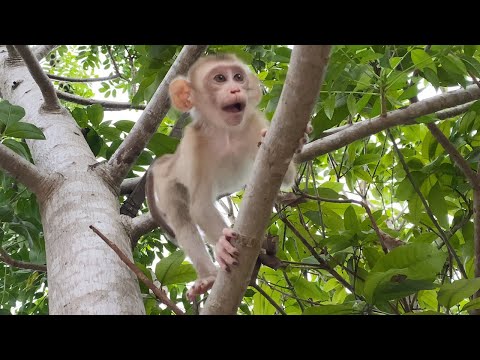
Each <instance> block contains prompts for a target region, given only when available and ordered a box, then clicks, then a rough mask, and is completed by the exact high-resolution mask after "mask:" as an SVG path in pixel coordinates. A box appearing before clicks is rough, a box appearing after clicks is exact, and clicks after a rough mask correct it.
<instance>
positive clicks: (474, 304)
mask: <svg viewBox="0 0 480 360" xmlns="http://www.w3.org/2000/svg"><path fill="white" fill-rule="evenodd" d="M476 309H480V298H476V299H473V300H472V301H469V302H468V303H466V304H465V305H463V307H462V311H471V310H476Z"/></svg>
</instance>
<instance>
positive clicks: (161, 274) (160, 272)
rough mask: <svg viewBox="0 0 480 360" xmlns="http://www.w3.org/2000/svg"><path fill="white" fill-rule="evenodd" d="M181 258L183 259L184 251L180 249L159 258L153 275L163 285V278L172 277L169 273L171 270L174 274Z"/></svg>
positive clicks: (180, 262)
mask: <svg viewBox="0 0 480 360" xmlns="http://www.w3.org/2000/svg"><path fill="white" fill-rule="evenodd" d="M183 260H185V253H184V252H183V251H182V250H178V251H175V252H174V253H172V254H170V255H169V256H167V257H165V258H163V259H162V260H160V261H159V262H158V264H157V266H156V267H155V276H156V277H157V280H158V281H160V283H161V284H162V285H163V282H164V281H165V279H168V278H171V277H172V275H169V273H170V272H171V273H172V274H175V273H176V271H177V268H178V267H180V265H181V264H182V262H183Z"/></svg>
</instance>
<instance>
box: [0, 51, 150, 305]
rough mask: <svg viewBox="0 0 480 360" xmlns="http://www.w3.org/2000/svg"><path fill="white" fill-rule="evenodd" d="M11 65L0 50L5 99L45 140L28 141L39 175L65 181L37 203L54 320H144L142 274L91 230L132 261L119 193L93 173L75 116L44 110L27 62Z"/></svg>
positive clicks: (0, 83)
mask: <svg viewBox="0 0 480 360" xmlns="http://www.w3.org/2000/svg"><path fill="white" fill-rule="evenodd" d="M6 60H7V52H6V51H3V52H2V51H1V50H0V92H1V94H2V96H3V98H4V99H7V100H9V101H10V102H11V103H12V104H16V105H19V106H22V107H23V108H24V109H25V112H26V116H25V121H27V122H29V123H32V124H34V125H36V126H37V127H39V128H40V129H42V131H43V132H44V134H45V137H46V140H27V145H28V146H29V148H30V151H31V154H32V157H33V160H34V162H35V165H36V166H37V168H38V170H39V171H41V172H42V173H47V174H56V176H57V178H59V179H61V180H59V181H57V182H56V183H55V184H54V185H53V186H52V187H51V188H50V191H49V192H48V193H44V194H42V196H40V197H39V198H38V201H39V205H40V213H41V217H42V224H43V231H44V237H45V246H46V253H47V269H48V298H49V311H50V314H144V313H145V309H144V306H143V302H142V298H141V295H140V288H139V286H138V281H137V279H136V277H135V275H134V274H133V273H132V272H131V271H130V270H129V269H128V268H127V267H126V266H125V264H123V262H122V261H121V260H120V259H119V258H118V256H117V255H116V254H115V253H114V252H113V251H112V250H111V249H110V248H109V247H108V246H107V245H106V244H105V243H104V242H103V241H102V240H101V239H100V238H98V236H97V235H96V234H94V233H93V232H92V231H91V230H90V229H89V226H90V225H94V226H96V227H97V228H98V229H100V230H101V231H102V232H103V233H104V234H105V235H106V236H108V237H109V238H110V239H112V240H113V241H115V243H116V245H117V246H118V247H119V248H120V249H122V251H123V252H124V253H125V254H126V255H127V256H128V257H129V258H130V259H132V252H131V250H130V239H129V237H128V235H127V232H126V230H125V228H124V227H123V226H122V222H121V218H120V215H119V203H118V198H117V194H116V193H115V191H114V190H113V188H112V186H111V185H110V184H109V183H108V182H107V181H106V180H105V178H106V177H105V176H104V174H103V173H102V172H101V171H100V170H99V168H100V167H92V165H94V164H96V159H95V157H94V155H93V154H92V152H91V150H90V148H89V147H88V144H87V143H86V141H85V139H84V138H83V136H82V133H81V131H80V129H79V127H78V126H77V124H76V123H75V120H74V119H73V118H72V117H71V115H70V114H69V112H68V111H67V110H65V109H64V108H62V109H61V110H60V111H59V112H54V113H52V112H47V111H45V110H42V109H41V104H42V102H43V97H42V94H41V92H40V89H39V87H38V86H37V84H36V83H35V82H34V80H33V78H32V77H31V75H30V73H29V71H28V69H27V68H26V67H25V66H24V64H23V62H21V61H17V62H14V63H12V61H6ZM14 82H16V84H19V85H18V86H16V87H12V85H13V83H14Z"/></svg>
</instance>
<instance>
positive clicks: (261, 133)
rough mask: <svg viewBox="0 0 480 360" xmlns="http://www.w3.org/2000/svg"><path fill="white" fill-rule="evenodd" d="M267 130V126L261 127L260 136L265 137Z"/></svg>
mask: <svg viewBox="0 0 480 360" xmlns="http://www.w3.org/2000/svg"><path fill="white" fill-rule="evenodd" d="M267 131H268V129H267V128H263V129H262V130H260V135H262V137H265V135H267Z"/></svg>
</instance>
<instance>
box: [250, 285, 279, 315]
mask: <svg viewBox="0 0 480 360" xmlns="http://www.w3.org/2000/svg"><path fill="white" fill-rule="evenodd" d="M250 286H251V287H253V288H254V289H255V290H257V291H258V292H259V293H260V294H262V295H263V297H264V298H265V299H267V300H268V302H269V303H270V304H272V305H273V307H274V308H275V309H277V311H278V312H279V313H280V314H282V315H287V313H286V312H285V311H284V310H283V309H282V308H281V307H280V305H278V304H277V303H276V302H275V300H273V299H272V298H271V296H270V295H268V294H267V293H266V292H265V291H263V289H262V288H261V287H260V286H258V285H257V284H250Z"/></svg>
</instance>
